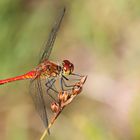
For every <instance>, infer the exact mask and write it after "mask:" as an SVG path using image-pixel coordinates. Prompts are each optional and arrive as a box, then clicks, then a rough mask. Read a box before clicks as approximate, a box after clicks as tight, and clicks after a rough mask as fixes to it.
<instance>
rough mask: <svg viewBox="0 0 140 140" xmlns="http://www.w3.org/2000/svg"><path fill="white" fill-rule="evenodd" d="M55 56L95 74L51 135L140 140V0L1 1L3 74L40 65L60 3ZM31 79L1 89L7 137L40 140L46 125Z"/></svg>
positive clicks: (1, 133) (65, 139) (2, 131)
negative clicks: (31, 93)
mask: <svg viewBox="0 0 140 140" xmlns="http://www.w3.org/2000/svg"><path fill="white" fill-rule="evenodd" d="M63 5H65V6H66V8H67V11H66V15H65V18H64V20H63V23H62V26H61V29H60V31H59V33H58V37H57V39H56V42H55V46H54V49H53V52H52V54H51V57H50V59H51V60H54V61H55V62H59V63H61V61H62V60H63V59H69V60H71V61H72V62H73V63H74V65H75V72H77V73H81V74H85V75H88V79H87V82H86V83H85V85H84V90H83V92H82V93H81V95H79V96H78V98H77V99H76V100H74V102H73V103H72V104H71V105H69V106H68V107H67V108H66V109H65V110H64V112H63V113H62V114H61V116H60V117H59V118H58V119H57V121H56V122H55V124H54V125H53V127H52V128H51V136H50V137H49V138H48V139H49V140H71V139H73V140H78V139H80V140H140V125H139V124H140V102H139V99H140V61H139V59H140V39H139V36H140V1H139V0H133V1H132V0H117V1H116V0H106V1H104V0H98V1H96V0H88V1H85V0H76V1H74V0H71V1H68V0H63V1H58V0H0V79H4V78H8V77H11V76H16V75H19V74H23V73H25V72H27V71H29V70H31V69H32V68H34V67H35V66H36V65H37V63H38V60H39V56H40V51H41V49H42V46H43V43H44V41H45V40H46V39H47V36H48V33H49V31H50V29H51V25H52V23H53V21H54V20H55V17H56V15H57V14H58V13H59V11H60V9H61V7H63ZM28 85H29V81H28V80H27V81H19V82H15V83H9V84H6V85H3V86H0V139H1V140H9V139H10V140H38V139H39V138H40V136H41V134H42V132H43V131H44V126H43V124H42V122H41V120H40V118H39V117H38V115H37V113H36V111H35V109H34V105H33V103H32V100H31V97H30V96H29V93H28Z"/></svg>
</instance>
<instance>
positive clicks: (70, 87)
mask: <svg viewBox="0 0 140 140" xmlns="http://www.w3.org/2000/svg"><path fill="white" fill-rule="evenodd" d="M65 80H67V81H68V80H69V79H68V78H67V77H61V80H60V82H61V83H60V84H61V89H62V91H67V90H71V89H72V88H73V86H74V85H67V83H66V81H65ZM64 87H66V88H67V89H64Z"/></svg>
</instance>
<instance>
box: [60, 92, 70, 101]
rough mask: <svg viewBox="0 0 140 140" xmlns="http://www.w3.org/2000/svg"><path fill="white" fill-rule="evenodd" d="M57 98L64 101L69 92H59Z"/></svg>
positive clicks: (67, 97)
mask: <svg viewBox="0 0 140 140" xmlns="http://www.w3.org/2000/svg"><path fill="white" fill-rule="evenodd" d="M58 98H59V100H60V102H63V103H64V102H66V101H67V100H68V99H69V94H68V93H67V92H66V91H63V92H60V93H59V94H58Z"/></svg>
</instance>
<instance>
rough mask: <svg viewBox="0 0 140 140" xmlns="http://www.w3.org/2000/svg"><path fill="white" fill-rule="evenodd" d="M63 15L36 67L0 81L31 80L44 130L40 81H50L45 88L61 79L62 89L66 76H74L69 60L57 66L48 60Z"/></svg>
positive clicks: (46, 121)
mask: <svg viewBox="0 0 140 140" xmlns="http://www.w3.org/2000/svg"><path fill="white" fill-rule="evenodd" d="M64 14H65V8H64V9H63V10H62V11H61V13H60V15H59V16H58V18H57V20H56V22H55V24H54V25H53V27H52V29H51V32H50V34H49V37H48V40H47V42H46V44H45V49H44V52H43V53H42V56H41V59H40V61H39V64H38V66H37V67H36V68H35V69H33V70H31V71H29V72H27V73H26V74H23V75H20V76H16V77H13V78H8V79H4V80H0V85H2V84H6V83H9V82H13V81H17V80H25V79H31V83H30V93H31V96H32V98H33V101H34V103H35V107H36V109H37V111H38V113H39V115H40V117H41V119H42V120H43V122H44V125H45V127H46V128H47V127H48V117H47V111H46V104H45V100H46V99H44V90H43V83H42V79H44V80H46V81H47V79H50V80H49V81H48V82H47V83H46V86H47V87H48V86H52V85H53V84H54V83H55V81H56V79H57V78H58V77H59V78H60V79H61V80H60V81H61V86H62V89H63V86H64V80H68V78H66V76H68V75H76V74H74V73H73V70H74V65H73V64H72V63H71V62H70V61H69V60H63V62H62V64H61V65H58V64H56V63H54V62H52V61H49V60H48V58H49V56H50V54H51V51H52V48H53V45H54V42H55V39H56V35H57V32H58V30H59V28H60V25H61V22H62V19H63V17H64ZM45 94H46V93H45Z"/></svg>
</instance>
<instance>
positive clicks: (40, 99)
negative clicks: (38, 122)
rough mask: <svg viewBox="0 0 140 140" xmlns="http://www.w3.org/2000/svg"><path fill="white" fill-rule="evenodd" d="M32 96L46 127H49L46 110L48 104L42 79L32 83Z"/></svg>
mask: <svg viewBox="0 0 140 140" xmlns="http://www.w3.org/2000/svg"><path fill="white" fill-rule="evenodd" d="M30 94H31V96H32V99H33V102H34V104H35V108H36V110H37V112H38V113H39V115H40V117H41V119H42V120H43V123H44V125H45V127H46V128H47V127H48V115H47V110H46V103H45V99H44V94H43V89H42V84H41V79H40V78H36V79H34V80H31V82H30Z"/></svg>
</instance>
